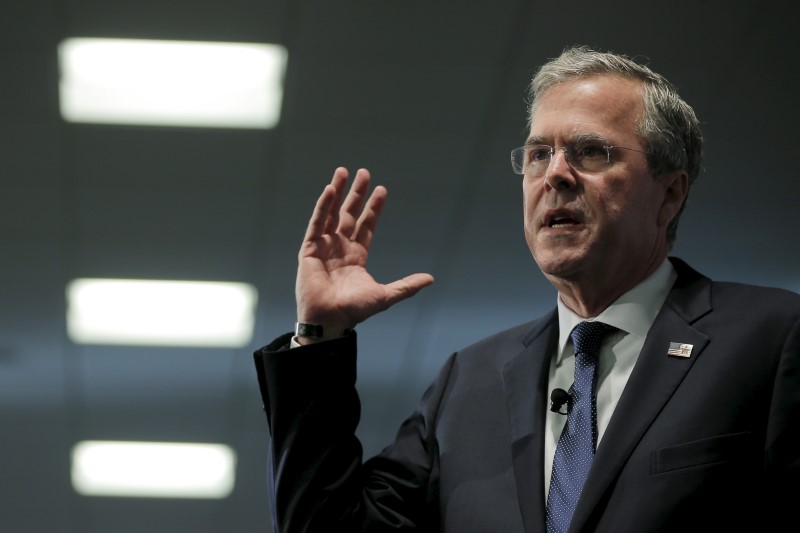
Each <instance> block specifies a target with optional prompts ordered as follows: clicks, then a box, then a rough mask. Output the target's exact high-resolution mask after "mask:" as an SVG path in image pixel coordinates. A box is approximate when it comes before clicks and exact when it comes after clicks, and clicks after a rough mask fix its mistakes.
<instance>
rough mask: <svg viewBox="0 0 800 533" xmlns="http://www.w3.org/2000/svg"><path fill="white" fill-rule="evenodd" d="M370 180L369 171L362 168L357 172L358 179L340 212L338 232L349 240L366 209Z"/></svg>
mask: <svg viewBox="0 0 800 533" xmlns="http://www.w3.org/2000/svg"><path fill="white" fill-rule="evenodd" d="M369 178H370V176H369V171H368V170H367V169H364V168H362V169H359V170H358V172H356V177H355V179H354V180H353V184H352V185H351V186H350V192H348V193H347V197H346V198H345V199H344V203H343V204H342V208H341V209H340V210H339V225H338V227H337V229H336V231H338V232H339V233H341V234H342V235H344V236H345V237H347V238H348V239H350V238H352V237H353V232H354V231H355V228H356V221H357V220H358V218H359V217H360V216H361V210H362V209H363V208H364V203H365V202H366V199H367V192H368V191H369Z"/></svg>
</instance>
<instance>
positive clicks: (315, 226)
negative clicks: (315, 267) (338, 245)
mask: <svg viewBox="0 0 800 533" xmlns="http://www.w3.org/2000/svg"><path fill="white" fill-rule="evenodd" d="M335 202H336V189H335V188H334V186H333V185H331V184H328V185H326V186H325V189H324V190H323V191H322V194H320V196H319V198H318V199H317V203H316V205H315V206H314V212H313V213H311V218H310V219H309V221H308V227H307V228H306V234H305V237H304V241H313V240H316V239H319V238H320V237H322V236H323V235H324V234H325V233H326V227H327V226H328V223H329V219H330V217H331V208H332V207H333V205H334V203H335Z"/></svg>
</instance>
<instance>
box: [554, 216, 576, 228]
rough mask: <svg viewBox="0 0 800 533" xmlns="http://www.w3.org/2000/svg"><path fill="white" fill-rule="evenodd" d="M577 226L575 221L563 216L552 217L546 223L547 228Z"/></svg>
mask: <svg viewBox="0 0 800 533" xmlns="http://www.w3.org/2000/svg"><path fill="white" fill-rule="evenodd" d="M577 224H579V222H578V221H577V220H575V219H574V218H572V217H568V216H565V215H559V216H554V217H552V218H550V220H549V221H548V222H547V227H548V228H566V227H570V226H576V225H577Z"/></svg>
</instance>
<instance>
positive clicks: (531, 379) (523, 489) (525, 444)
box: [503, 311, 558, 533]
mask: <svg viewBox="0 0 800 533" xmlns="http://www.w3.org/2000/svg"><path fill="white" fill-rule="evenodd" d="M557 339H558V318H557V314H556V313H555V311H554V312H552V313H550V314H549V315H547V316H545V317H543V318H542V319H541V320H539V321H537V322H535V323H534V325H533V328H532V330H531V331H530V333H529V334H528V335H526V336H525V337H524V338H523V339H522V346H521V347H520V349H519V350H520V351H519V353H518V354H517V355H516V356H514V357H512V358H511V359H509V361H508V362H507V363H506V365H505V367H504V368H503V386H504V390H505V395H506V405H507V406H508V413H509V419H510V421H511V454H512V460H513V466H514V476H515V478H516V483H517V495H518V497H519V504H520V511H521V513H522V520H523V523H524V524H525V531H527V532H529V533H531V532H534V531H543V530H544V503H545V502H544V469H543V466H544V439H543V435H544V422H545V412H546V409H547V377H548V369H549V364H550V354H551V353H552V352H553V350H555V346H556V343H557ZM509 349H512V348H509Z"/></svg>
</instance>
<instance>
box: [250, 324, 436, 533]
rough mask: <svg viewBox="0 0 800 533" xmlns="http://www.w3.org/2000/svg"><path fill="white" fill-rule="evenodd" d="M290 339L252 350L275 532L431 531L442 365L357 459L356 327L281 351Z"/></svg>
mask: <svg viewBox="0 0 800 533" xmlns="http://www.w3.org/2000/svg"><path fill="white" fill-rule="evenodd" d="M290 339H291V334H286V335H283V336H281V337H279V338H278V339H276V340H275V341H274V342H273V343H272V344H270V345H269V346H267V347H265V348H262V349H261V350H258V351H257V352H255V354H254V355H255V364H256V370H257V373H258V380H259V386H260V389H261V395H262V399H263V402H264V410H265V412H266V415H267V422H268V424H269V430H270V436H271V442H270V460H269V476H270V480H269V481H270V498H271V504H272V512H273V522H274V526H275V529H276V531H278V532H280V533H295V532H317V531H326V532H328V531H332V530H334V529H332V528H334V526H335V530H337V531H348V532H358V531H370V532H373V531H403V530H407V531H422V530H436V529H437V528H438V518H437V509H438V506H437V502H436V501H432V500H434V498H435V495H436V494H437V491H436V490H435V486H436V480H437V477H438V469H437V464H438V462H437V458H436V457H437V453H436V452H437V448H436V443H435V437H434V434H435V429H434V428H435V418H436V410H437V409H438V404H439V402H440V397H441V394H442V390H443V389H444V384H445V382H446V379H447V370H446V369H447V368H448V367H449V363H448V364H447V365H445V370H443V372H442V375H441V376H440V378H439V379H438V380H437V382H436V383H434V385H432V386H431V388H430V389H429V390H428V391H427V392H426V394H425V396H424V397H423V400H422V402H421V404H420V408H419V409H418V410H417V411H416V412H415V413H414V414H412V416H410V417H409V418H408V419H407V420H406V421H405V422H404V423H403V425H402V426H401V428H400V430H399V431H398V434H397V437H396V440H395V442H394V443H393V444H392V445H391V446H389V447H387V448H386V449H385V450H384V451H383V452H382V453H381V454H379V455H378V456H377V457H374V458H372V459H370V460H369V461H367V462H362V448H361V443H360V442H359V441H358V439H357V437H356V436H355V430H356V427H357V425H358V422H359V418H360V402H359V398H358V393H357V391H356V388H355V383H356V333H355V332H353V333H351V334H350V335H348V336H346V337H343V338H341V339H334V340H330V341H325V342H320V343H316V344H312V345H308V346H302V347H299V348H293V349H291V350H289V349H288V343H289V340H290Z"/></svg>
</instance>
